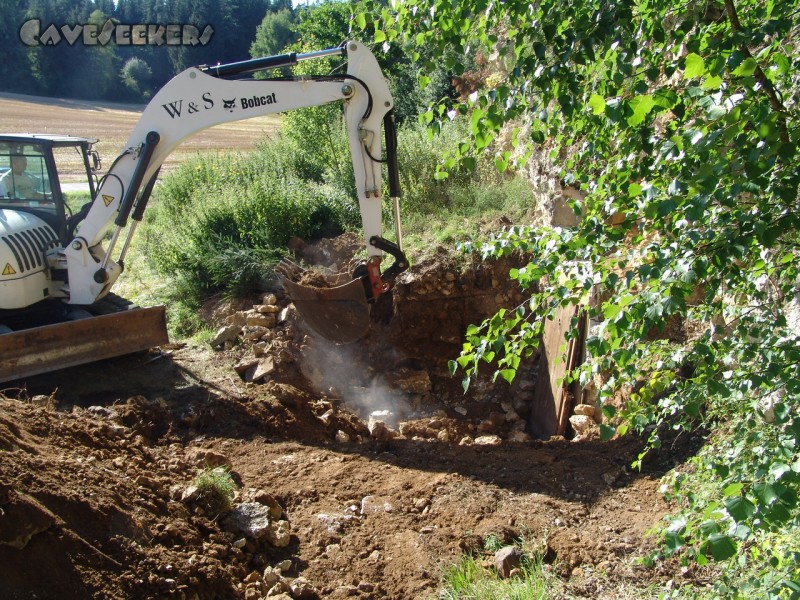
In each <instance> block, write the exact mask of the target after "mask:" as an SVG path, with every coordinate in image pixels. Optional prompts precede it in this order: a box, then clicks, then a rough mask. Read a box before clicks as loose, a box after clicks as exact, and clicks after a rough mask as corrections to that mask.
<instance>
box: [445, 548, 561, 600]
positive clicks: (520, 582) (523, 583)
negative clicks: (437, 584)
mask: <svg viewBox="0 0 800 600" xmlns="http://www.w3.org/2000/svg"><path fill="white" fill-rule="evenodd" d="M442 583H443V588H442V591H441V592H440V594H439V598H440V600H547V599H549V598H552V597H553V594H554V590H556V589H557V587H558V586H559V584H558V582H557V581H556V579H555V577H554V576H552V575H550V574H549V573H547V572H545V571H544V570H543V569H542V561H541V559H540V558H539V557H537V556H532V555H529V554H525V555H524V556H523V560H522V566H521V568H520V574H519V576H517V577H511V578H509V579H500V578H499V577H498V576H497V574H496V573H495V572H494V570H493V569H492V570H489V569H486V568H484V567H483V565H482V559H481V558H480V557H475V556H471V555H463V556H462V557H461V559H460V561H459V562H458V564H456V565H452V566H450V567H447V568H446V569H445V570H444V574H443V577H442Z"/></svg>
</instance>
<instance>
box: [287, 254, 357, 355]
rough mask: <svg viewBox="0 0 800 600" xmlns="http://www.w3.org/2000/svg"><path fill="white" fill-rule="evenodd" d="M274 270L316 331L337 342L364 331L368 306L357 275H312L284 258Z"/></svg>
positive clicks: (299, 309)
mask: <svg viewBox="0 0 800 600" xmlns="http://www.w3.org/2000/svg"><path fill="white" fill-rule="evenodd" d="M276 271H277V272H278V274H279V275H280V278H281V284H282V285H283V288H284V290H286V293H287V294H289V297H290V298H291V299H292V302H294V305H295V308H297V312H298V313H300V316H301V317H302V319H303V320H304V321H305V322H306V323H307V324H308V326H309V327H311V329H313V330H314V331H316V332H317V333H318V334H320V335H321V336H323V337H325V338H327V339H329V340H331V341H333V342H336V343H339V344H349V343H351V342H355V341H356V340H358V339H360V338H362V337H364V335H366V333H367V330H368V329H369V312H370V309H369V303H368V302H367V294H366V292H365V290H364V283H363V281H362V279H361V278H359V277H357V278H355V279H352V278H351V277H350V276H348V275H342V274H339V275H333V276H327V277H324V276H321V275H319V274H317V273H314V274H313V275H312V274H311V273H310V272H308V271H305V270H304V269H302V268H300V267H299V266H298V265H296V264H295V263H293V262H291V261H289V260H286V259H284V260H283V261H281V263H280V264H279V266H278V268H277V269H276ZM297 281H300V282H301V283H297Z"/></svg>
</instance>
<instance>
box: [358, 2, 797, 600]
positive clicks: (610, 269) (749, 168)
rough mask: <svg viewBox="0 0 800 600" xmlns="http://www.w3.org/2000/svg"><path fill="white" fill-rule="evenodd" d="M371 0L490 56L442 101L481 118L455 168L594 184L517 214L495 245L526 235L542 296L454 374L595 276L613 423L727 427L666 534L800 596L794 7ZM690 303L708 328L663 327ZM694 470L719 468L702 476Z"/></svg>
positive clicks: (594, 342)
mask: <svg viewBox="0 0 800 600" xmlns="http://www.w3.org/2000/svg"><path fill="white" fill-rule="evenodd" d="M365 7H366V8H365V10H366V11H367V12H368V13H369V14H370V15H371V16H374V17H375V18H376V28H375V31H374V39H375V41H376V42H385V43H387V44H390V45H399V46H401V47H403V48H404V49H405V51H406V52H407V53H408V54H409V55H411V56H414V57H415V58H418V59H419V60H420V61H421V63H422V65H423V66H424V67H425V68H427V69H433V68H434V67H435V66H436V63H437V57H445V56H449V57H451V58H450V60H453V57H458V56H468V55H480V56H482V57H483V59H484V60H487V61H490V62H491V65H492V72H491V73H490V74H489V75H488V76H487V77H485V78H484V79H483V81H481V82H479V86H478V89H477V90H476V91H475V92H474V93H472V94H470V95H469V96H467V97H465V98H464V100H463V101H461V102H458V103H443V104H440V105H438V106H434V107H432V109H431V110H430V111H429V112H428V114H427V116H426V119H427V120H428V121H430V122H432V123H434V124H435V123H436V119H437V118H452V116H453V115H464V116H466V117H467V118H468V119H469V122H470V124H471V137H470V139H469V140H467V143H463V144H460V145H459V146H458V147H455V148H454V149H453V155H452V156H451V157H450V158H449V159H448V162H446V163H444V165H445V166H446V165H447V164H454V162H455V161H459V160H460V161H462V162H464V163H465V164H467V165H468V166H469V165H473V164H474V163H475V156H476V154H477V153H480V152H489V153H490V154H491V156H492V158H493V159H494V161H495V164H496V165H497V167H498V168H499V169H500V170H506V169H509V168H512V169H513V168H515V167H517V166H519V165H521V164H522V163H523V162H524V161H525V160H526V159H527V158H528V157H529V156H531V155H532V154H533V153H547V154H546V155H547V156H548V157H549V159H551V160H552V162H553V164H554V166H555V167H554V168H556V169H557V170H558V171H559V172H560V176H561V178H562V182H563V183H564V184H565V185H573V186H576V187H579V188H580V189H581V190H583V192H584V193H585V194H586V197H585V199H584V200H582V201H576V202H575V203H574V208H575V211H576V213H578V214H579V215H580V217H581V221H580V224H579V225H578V226H577V227H575V228H570V229H552V228H534V227H515V228H513V229H511V230H509V231H507V232H505V233H503V234H500V235H497V236H496V237H495V238H494V239H492V240H491V241H489V242H488V243H486V244H483V245H482V246H481V251H482V252H483V254H484V255H485V256H498V255H503V254H507V253H510V252H514V251H517V250H522V251H525V252H528V253H530V256H531V261H530V263H529V264H528V265H527V266H526V267H525V268H523V269H518V270H514V271H512V272H511V276H512V277H514V278H515V279H517V280H518V281H519V283H520V285H521V286H522V287H523V288H525V289H526V290H528V291H529V293H530V296H529V299H528V300H527V301H526V302H525V303H523V304H522V305H520V306H519V307H517V309H516V310H513V311H505V312H500V313H498V314H497V315H495V317H493V318H492V319H489V320H487V321H486V322H484V323H483V324H480V325H476V326H472V327H470V328H469V330H468V331H467V336H466V337H467V340H466V343H465V346H464V352H463V353H462V355H461V356H460V357H459V358H458V360H457V361H454V362H453V364H452V368H453V370H454V371H456V370H458V369H461V370H463V372H464V374H465V386H466V385H469V382H470V379H471V378H473V377H475V376H476V375H477V373H478V367H479V365H481V364H488V365H491V368H493V369H494V376H495V377H497V376H501V377H504V378H506V379H512V378H513V377H514V376H515V374H516V371H517V368H518V367H519V364H520V359H521V358H522V357H524V356H528V355H530V354H531V353H532V352H533V351H534V349H535V347H536V345H537V344H538V340H539V339H540V335H541V331H542V324H543V322H544V320H545V319H546V318H548V317H550V316H553V314H554V312H555V310H556V309H557V308H558V307H559V306H565V305H571V304H578V303H582V302H583V301H584V299H585V297H586V296H587V295H588V293H589V292H590V291H592V290H596V291H597V292H598V293H597V297H598V300H597V301H595V302H593V303H591V304H590V305H589V306H588V307H587V309H586V310H587V311H588V313H589V316H590V317H592V318H593V319H594V320H595V321H596V322H598V323H599V324H598V326H597V327H595V328H594V329H593V331H592V332H591V335H590V337H589V339H588V342H587V349H588V354H589V360H588V362H587V364H586V365H584V366H583V367H582V368H581V369H579V370H578V371H576V372H574V373H572V374H571V377H573V378H576V379H578V380H579V381H580V382H581V383H582V384H584V385H589V384H590V383H591V382H593V381H595V382H598V385H599V386H600V389H599V395H600V400H601V402H603V403H604V408H603V410H604V413H605V415H606V417H607V424H605V425H604V426H603V428H602V433H603V435H604V437H606V438H608V437H611V436H613V435H614V434H615V433H624V432H625V431H628V430H636V431H640V432H644V431H646V432H650V434H649V435H650V438H649V439H650V445H651V446H658V445H659V443H660V441H659V432H660V431H662V429H663V428H664V427H677V428H681V427H683V428H689V429H691V428H694V427H697V426H700V425H704V426H707V427H710V428H714V429H717V430H718V431H720V435H719V436H717V437H714V438H712V440H711V441H710V443H709V448H710V450H709V451H707V452H705V453H703V454H702V455H701V456H700V458H699V459H698V460H699V461H700V467H701V468H699V469H698V470H697V472H698V473H701V474H702V475H697V476H695V477H694V478H690V477H677V478H676V479H675V482H674V484H675V487H674V489H672V490H671V492H670V493H671V494H672V495H673V496H674V497H676V498H679V499H681V500H682V501H683V502H684V503H685V506H686V508H687V512H686V513H684V514H683V515H682V516H680V517H678V518H676V519H675V520H674V521H673V522H672V523H671V524H670V526H669V527H668V528H667V529H665V541H666V542H667V545H666V547H667V550H668V551H669V552H679V551H680V552H683V553H684V555H685V556H691V557H694V558H695V559H696V560H697V561H699V562H701V563H705V562H706V561H707V560H708V559H710V558H713V559H717V560H725V559H729V558H731V557H733V556H734V555H737V554H738V555H739V556H740V563H741V564H745V563H747V562H748V561H750V562H751V563H752V564H753V565H754V567H753V568H754V570H753V571H751V573H753V572H755V573H757V574H756V575H754V576H753V577H754V579H752V580H751V581H749V582H745V583H741V582H739V583H737V582H736V581H734V580H721V581H720V583H719V592H720V593H721V594H723V595H727V594H728V593H733V594H745V595H747V594H748V593H752V589H757V588H758V586H762V588H763V589H762V590H761V592H759V594H762V593H768V594H777V593H782V594H786V595H787V597H788V595H790V594H792V593H795V594H796V593H798V592H799V591H800V570H799V568H798V564H800V560H799V559H800V547H798V543H797V542H796V540H795V541H791V540H792V539H793V536H791V535H790V534H789V533H788V532H791V531H792V530H796V528H797V526H798V525H800V511H798V492H800V455H798V445H800V402H799V401H798V399H799V397H800V337H798V328H797V324H796V322H795V324H794V326H790V319H791V318H792V316H791V314H787V306H788V305H789V304H790V303H791V302H792V301H793V300H794V298H795V294H796V290H797V286H798V281H800V279H799V277H800V272H799V268H800V256H799V255H798V242H799V241H800V240H799V239H798V237H799V236H798V225H800V223H799V220H800V215H798V210H797V209H798V185H799V184H800V170H799V169H798V167H797V165H798V164H800V155H799V154H800V153H798V137H800V128H798V116H799V115H798V100H800V76H798V74H797V71H796V69H794V68H793V67H792V65H794V64H797V61H798V59H800V47H799V46H798V32H800V27H798V25H799V24H800V23H799V21H800V11H798V9H797V5H796V3H792V2H783V3H782V2H774V1H771V0H770V1H766V2H765V1H763V0H724V1H723V2H716V1H714V0H711V1H708V0H703V1H702V2H701V1H695V0H689V1H688V2H685V1H680V2H678V1H676V0H616V1H614V2H607V1H605V0H569V1H567V2H563V1H560V0H559V1H555V0H541V1H540V2H537V3H530V2H522V1H520V0H507V1H505V2H489V1H487V0H465V1H461V2H458V3H451V2H444V1H443V0H413V1H411V2H406V3H395V4H392V7H393V8H391V9H390V8H388V7H385V6H383V5H381V4H379V3H377V2H372V1H368V2H366V4H365ZM364 20H365V21H366V19H364ZM426 57H429V58H426ZM452 67H453V69H454V70H455V71H456V73H458V71H459V70H461V71H466V68H465V66H464V65H463V64H462V65H459V64H457V63H456V64H453V65H452ZM501 132H504V133H507V134H508V135H507V136H504V137H507V138H508V139H510V140H511V142H510V143H508V144H506V145H502V144H501V143H500V140H499V138H498V136H499V134H500V133H501ZM445 166H442V167H441V173H440V176H441V177H446V175H447V174H446V169H445ZM676 321H677V322H689V323H693V324H694V329H695V332H694V333H693V334H692V335H687V336H683V337H682V338H680V337H678V338H676V337H675V336H672V337H671V338H670V337H669V336H666V335H663V334H662V335H659V332H660V331H663V329H664V328H665V327H666V326H667V324H668V323H671V322H676ZM575 333H576V332H575V331H573V332H572V335H574V334H575ZM620 393H623V394H625V395H627V396H629V401H628V402H627V403H626V404H625V406H624V407H623V408H622V409H621V410H619V411H617V410H615V407H614V405H613V404H612V403H611V402H609V401H610V400H611V399H613V398H614V397H615V395H618V394H620ZM700 476H702V477H703V478H705V479H706V481H707V482H710V483H711V484H712V485H711V486H709V487H708V488H707V489H708V490H709V491H708V492H707V493H704V494H699V493H696V489H695V487H693V486H696V483H697V479H698V477H700ZM690 492H691V493H690ZM775 540H780V541H781V543H780V545H779V546H776V547H773V546H771V543H772V542H773V541H775ZM744 550H747V552H745V553H743V551H744ZM761 567H763V570H762V571H758V569H760V568H761ZM776 569H780V570H781V571H780V574H779V575H778V576H772V575H769V572H770V571H771V570H773V571H774V570H776ZM737 586H739V587H737ZM747 586H751V588H752V589H750V588H747ZM753 586H755V587H753ZM746 588H747V589H750V591H749V592H747V591H746ZM765 590H766V591H765Z"/></svg>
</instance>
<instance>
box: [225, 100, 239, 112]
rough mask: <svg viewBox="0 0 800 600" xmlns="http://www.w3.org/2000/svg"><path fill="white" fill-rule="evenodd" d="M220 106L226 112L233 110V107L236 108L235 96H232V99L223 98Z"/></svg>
mask: <svg viewBox="0 0 800 600" xmlns="http://www.w3.org/2000/svg"><path fill="white" fill-rule="evenodd" d="M222 108H225V109H227V110H228V112H233V109H234V108H236V98H234V99H233V100H225V98H223V99H222Z"/></svg>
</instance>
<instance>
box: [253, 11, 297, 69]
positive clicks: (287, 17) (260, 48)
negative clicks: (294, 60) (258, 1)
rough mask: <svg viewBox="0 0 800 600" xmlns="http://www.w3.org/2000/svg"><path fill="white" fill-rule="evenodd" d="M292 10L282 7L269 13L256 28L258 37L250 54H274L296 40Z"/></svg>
mask: <svg viewBox="0 0 800 600" xmlns="http://www.w3.org/2000/svg"><path fill="white" fill-rule="evenodd" d="M293 28H294V19H293V17H292V11H290V10H288V9H285V8H283V9H281V10H279V11H278V12H274V13H273V12H270V13H267V14H266V16H265V17H264V20H263V21H261V24H260V25H259V26H258V29H257V30H256V38H255V40H254V41H253V44H252V45H251V46H250V56H252V57H254V58H255V57H259V56H273V55H275V54H279V53H280V52H281V51H282V50H283V49H284V48H286V47H287V46H288V45H289V44H291V43H292V42H294V41H295V34H294V30H293Z"/></svg>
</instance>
